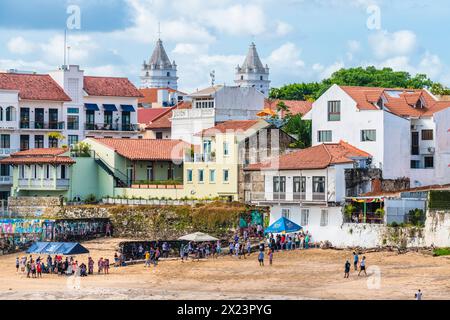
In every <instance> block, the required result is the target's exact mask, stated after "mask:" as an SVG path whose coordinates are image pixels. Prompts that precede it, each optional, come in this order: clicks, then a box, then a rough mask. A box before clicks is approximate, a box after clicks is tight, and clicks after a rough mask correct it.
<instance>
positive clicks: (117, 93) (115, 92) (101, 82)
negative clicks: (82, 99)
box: [84, 76, 143, 98]
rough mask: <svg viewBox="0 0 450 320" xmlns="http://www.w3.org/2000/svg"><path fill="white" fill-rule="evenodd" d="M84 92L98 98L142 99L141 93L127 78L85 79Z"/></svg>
mask: <svg viewBox="0 0 450 320" xmlns="http://www.w3.org/2000/svg"><path fill="white" fill-rule="evenodd" d="M84 91H86V93H87V94H88V95H90V96H96V97H130V98H141V97H143V96H142V94H141V92H140V91H139V90H138V89H137V88H136V87H135V86H134V85H133V84H132V83H131V82H130V80H128V79H127V78H113V77H87V76H86V77H84Z"/></svg>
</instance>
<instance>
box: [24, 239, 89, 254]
mask: <svg viewBox="0 0 450 320" xmlns="http://www.w3.org/2000/svg"><path fill="white" fill-rule="evenodd" d="M27 253H36V254H50V255H53V254H62V255H64V256H72V255H78V254H86V253H89V250H88V249H86V248H85V247H83V246H82V245H81V244H79V243H76V242H35V243H34V244H33V245H32V246H31V247H30V249H28V250H27Z"/></svg>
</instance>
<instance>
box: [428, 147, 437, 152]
mask: <svg viewBox="0 0 450 320" xmlns="http://www.w3.org/2000/svg"><path fill="white" fill-rule="evenodd" d="M428 152H429V153H431V154H434V153H435V152H436V148H434V147H429V148H428Z"/></svg>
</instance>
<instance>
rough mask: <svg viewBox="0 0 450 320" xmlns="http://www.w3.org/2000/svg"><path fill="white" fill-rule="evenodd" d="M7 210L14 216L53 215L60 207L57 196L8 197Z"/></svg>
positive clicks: (59, 200)
mask: <svg viewBox="0 0 450 320" xmlns="http://www.w3.org/2000/svg"><path fill="white" fill-rule="evenodd" d="M8 208H9V211H10V212H11V213H12V214H13V215H14V216H15V217H28V218H34V217H53V216H55V215H56V214H58V212H59V211H60V209H61V199H60V198H59V197H10V198H9V199H8Z"/></svg>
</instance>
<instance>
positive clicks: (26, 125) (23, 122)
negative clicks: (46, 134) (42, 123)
mask: <svg viewBox="0 0 450 320" xmlns="http://www.w3.org/2000/svg"><path fill="white" fill-rule="evenodd" d="M20 128H21V129H30V108H21V109H20Z"/></svg>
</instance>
